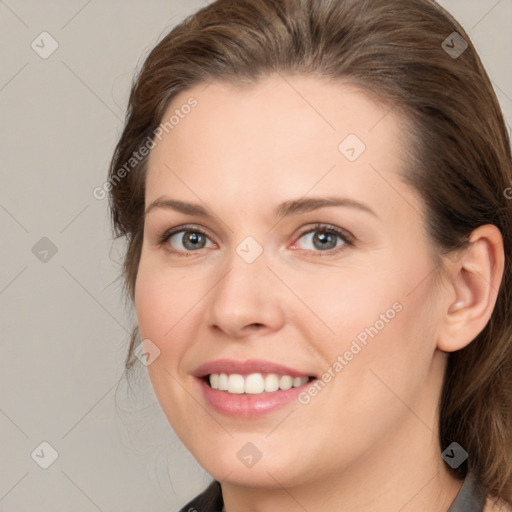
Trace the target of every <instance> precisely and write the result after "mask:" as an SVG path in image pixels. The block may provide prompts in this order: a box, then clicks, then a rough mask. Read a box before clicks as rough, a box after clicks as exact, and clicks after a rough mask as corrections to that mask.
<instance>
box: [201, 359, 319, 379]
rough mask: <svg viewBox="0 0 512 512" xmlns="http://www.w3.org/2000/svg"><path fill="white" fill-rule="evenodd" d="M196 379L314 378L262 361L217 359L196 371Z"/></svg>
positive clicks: (305, 373) (286, 367) (310, 375)
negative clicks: (215, 375) (234, 376)
mask: <svg viewBox="0 0 512 512" xmlns="http://www.w3.org/2000/svg"><path fill="white" fill-rule="evenodd" d="M193 373H194V375H195V376H196V377H205V376H207V375H210V374H212V373H227V374H234V373H238V374H242V375H249V374H251V373H276V374H278V375H289V376H290V377H312V376H313V375H312V374H311V373H307V372H304V371H301V370H297V369H294V368H289V367H288V366H283V365H282V364H278V363H273V362H272V361H264V360H262V359H249V360H246V361H235V360H232V359H217V360H215V361H210V362H208V363H204V364H202V365H201V366H199V367H198V368H196V369H195V370H194V372H193Z"/></svg>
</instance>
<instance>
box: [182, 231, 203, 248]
mask: <svg viewBox="0 0 512 512" xmlns="http://www.w3.org/2000/svg"><path fill="white" fill-rule="evenodd" d="M202 236H203V235H201V234H200V233H189V234H188V235H186V236H185V242H184V243H185V244H186V243H187V242H191V244H192V247H193V248H194V247H197V246H198V245H199V242H200V238H201V237H202Z"/></svg>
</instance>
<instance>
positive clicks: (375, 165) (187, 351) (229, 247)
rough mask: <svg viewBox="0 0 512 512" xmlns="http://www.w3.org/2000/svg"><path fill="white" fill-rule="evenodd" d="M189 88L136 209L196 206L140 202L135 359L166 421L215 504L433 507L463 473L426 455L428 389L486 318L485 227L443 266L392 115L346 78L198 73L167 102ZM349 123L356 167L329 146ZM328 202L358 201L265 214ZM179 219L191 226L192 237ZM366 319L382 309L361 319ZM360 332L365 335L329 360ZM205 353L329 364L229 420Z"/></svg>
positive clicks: (493, 277) (262, 511)
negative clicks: (292, 395) (233, 78)
mask: <svg viewBox="0 0 512 512" xmlns="http://www.w3.org/2000/svg"><path fill="white" fill-rule="evenodd" d="M292 85H293V87H292ZM190 96H193V97H195V98H196V99H197V101H198V106H197V107H196V108H195V109H194V110H193V111H192V112H191V113H190V114H189V115H188V116H187V117H185V118H184V119H182V120H180V123H179V124H178V125H177V126H175V127H174V129H173V130H172V131H169V133H168V134H166V135H165V136H164V137H163V139H162V141H161V142H158V143H157V145H156V146H155V147H154V149H153V150H152V151H151V154H150V157H149V162H148V174H147V183H146V185H147V186H146V208H149V207H150V205H152V204H153V203H154V202H155V201H156V200H157V199H160V200H161V201H164V200H170V199H173V200H179V201H183V202H188V203H195V204H199V205H201V206H203V208H205V209H206V210H207V212H208V213H209V216H208V217H205V216H201V215H199V214H197V213H196V214H188V213H183V212H178V211H175V210H174V209H172V208H169V207H165V206H154V207H153V208H151V209H150V210H149V211H148V212H147V214H146V216H145V223H144V241H143V247H142V254H141V259H140V265H139V271H138V275H137V281H136V293H135V306H136V311H137V317H138V321H139V327H140V331H141V337H142V339H145V340H151V343H152V344H154V345H156V346H157V347H158V349H159V350H160V355H159V356H158V357H157V358H156V359H155V360H154V362H152V364H150V365H149V366H148V371H149V375H150V378H151V381H152V384H153V387H154V390H155V393H156V396H157V398H158V400H159V402H160V404H161V406H162V409H163V411H164V412H165V414H166V416H167V418H168V419H169V422H170V423H171V425H172V427H173V428H174V430H175V431H176V433H177V435H178V436H179V437H180V439H181V440H182V441H183V443H184V444H185V446H186V447H187V448H188V449H189V450H190V451H191V453H192V454H193V455H194V456H195V457H196V459H197V460H198V461H199V463H200V464H201V465H202V466H203V467H204V468H205V469H206V470H207V471H208V473H210V474H211V475H212V476H213V477H214V478H215V479H217V480H219V481H221V484H222V492H223V497H224V501H225V507H226V511H227V512H241V511H249V512H277V511H282V510H287V511H290V512H295V511H303V510H308V511H310V512H313V511H319V510H322V511H323V512H329V511H337V512H340V511H341V512H348V511H350V512H369V511H375V510H379V511H381V512H396V511H398V510H400V511H402V512H413V511H423V510H440V511H443V510H447V509H448V507H449V506H450V504H451V503H452V502H453V500H454V499H455V497H456V494H457V492H458V491H459V489H460V487H461V485H462V483H461V482H460V481H459V480H456V479H455V478H453V477H452V476H451V475H450V473H449V472H448V470H447V465H446V463H445V462H444V461H443V459H442V458H441V456H440V449H439V438H438V429H437V418H438V414H439V411H438V399H439V396H440V393H441V389H442V378H443V374H444V371H445V367H446V362H447V356H448V354H447V353H448V352H451V351H454V350H459V349H461V348H463V347H464V346H466V345H467V344H468V343H470V342H471V341H472V340H473V339H474V338H475V336H476V335H477V334H478V333H479V332H480V331H481V330H482V329H483V328H484V327H485V325H486V323H487V321H488V319H489V317H490V315H491V313H492V309H493V307H494V304H495V301H496V295H497V289H498V288H499V283H500V281H501V277H502V272H503V248H502V241H501V236H500V234H499V231H498V230H497V229H496V228H494V227H493V226H482V227H480V228H479V229H478V230H476V231H475V232H474V233H473V235H472V238H471V244H470V245H469V247H468V249H467V250H466V251H464V252H463V253H462V254H460V255H458V257H457V258H451V259H448V258H447V259H446V260H445V262H444V263H445V269H444V271H443V272H441V270H440V268H439V267H438V266H437V264H436V261H435V259H434V254H435V248H434V247H433V244H432V242H431V241H430V240H429V239H428V237H427V235H426V234H425V231H424V229H423V228H422V227H423V225H424V217H423V215H424V208H423V205H422V202H421V199H420V197H419V196H418V194H417V193H416V192H415V191H414V190H413V189H412V188H411V187H410V186H408V185H406V184H405V183H404V182H403V181H402V180H401V179H400V177H399V175H398V172H399V171H400V170H402V169H403V168H404V165H405V164H404V161H403V159H402V158H401V157H400V155H401V147H402V144H407V138H406V137H405V136H404V134H403V133H402V132H401V129H400V126H401V125H400V122H399V121H400V119H399V118H398V117H396V116H397V114H395V113H394V112H391V113H390V112H389V108H388V107H385V106H383V105H380V104H377V103H374V102H373V101H371V100H370V99H369V98H368V97H367V96H365V95H364V94H362V93H361V92H360V91H358V90H357V89H355V88H353V87H349V86H348V85H343V84H339V83H338V84H334V83H329V82H326V81H320V80H319V79H315V78H311V77H309V78H308V77H299V76H295V77H288V78H287V79H286V80H284V79H283V78H281V77H280V76H274V77H269V78H266V79H265V80H262V81H260V82H259V83H258V84H257V85H255V86H251V87H245V88H235V87H233V86H229V85H226V84H222V83H219V82H213V83H212V84H210V85H209V86H208V87H206V86H205V84H200V85H197V86H194V87H193V88H191V89H190V90H188V91H186V92H182V93H181V94H180V95H178V96H177V97H176V98H175V99H174V100H173V102H172V105H170V106H169V110H168V112H169V113H172V112H173V111H174V110H175V109H176V108H179V107H180V105H183V104H185V103H186V101H187V99H188V98H189V97H190ZM386 113H387V115H386ZM164 117H165V119H167V118H168V117H169V116H167V115H166V116H164ZM348 134H355V135H357V137H358V138H359V139H360V140H361V141H363V142H364V144H365V146H366V149H365V151H364V152H363V153H362V154H361V155H360V156H359V157H358V158H357V159H355V160H354V161H349V159H347V158H346V156H345V155H344V154H342V152H340V150H339V149H338V146H339V144H340V142H342V141H343V140H344V139H345V138H346V137H347V135H348ZM352 142H353V141H352ZM352 146H353V144H352ZM332 196H337V197H343V198H345V199H349V200H351V201H352V202H355V201H356V202H357V203H359V204H360V205H363V206H354V205H353V204H350V203H347V204H345V205H343V206H324V207H322V208H319V209H316V210H314V211H310V212H304V211H302V212H301V211H296V212H294V213H292V214H290V215H288V216H286V217H274V216H273V210H274V208H275V207H276V206H277V205H279V204H280V203H283V202H285V201H290V200H295V199H300V198H313V197H315V198H321V197H332ZM368 210H371V211H368ZM318 223H320V224H322V226H321V227H320V228H317V227H316V224H318ZM190 224H192V225H193V226H188V225H190ZM185 225H187V226H188V227H186V228H181V231H180V229H177V230H176V233H175V234H174V235H173V236H172V237H170V238H168V239H167V240H166V241H165V242H161V238H162V236H161V235H162V234H164V233H165V232H166V231H168V230H169V229H171V228H180V227H182V226H185ZM325 225H327V226H332V227H336V228H340V229H342V230H344V231H345V232H348V233H349V234H350V236H349V238H348V241H346V240H345V241H344V239H343V238H342V237H340V236H339V235H336V234H331V235H330V238H329V232H326V231H324V229H325ZM194 227H197V228H200V229H201V230H203V231H204V232H205V233H206V237H204V236H203V237H202V238H195V239H194V238H193V232H194V230H193V228H194ZM191 230H192V233H190V231H191ZM310 230H312V231H313V233H312V234H305V233H308V232H309V231H310ZM178 233H179V234H178ZM315 234H318V235H319V236H318V237H316V238H319V239H320V241H318V240H317V241H316V242H315V237H314V236H313V235H315ZM187 235H188V236H187ZM197 236H199V237H200V235H196V237H197ZM249 236H250V237H252V238H253V239H254V240H255V241H256V242H257V244H258V245H259V247H261V248H262V249H263V252H262V253H261V254H260V255H259V256H258V257H257V258H256V259H255V260H254V261H252V262H251V263H248V262H247V260H246V259H244V258H243V257H241V254H243V253H242V252H237V248H238V247H239V246H240V244H241V242H242V241H244V240H245V239H246V237H249ZM322 236H323V237H324V238H323V239H322ZM191 237H192V238H191ZM325 237H327V238H328V241H329V242H330V245H328V246H325ZM189 239H190V240H189ZM350 240H352V241H353V243H350ZM322 242H323V244H324V245H323V244H322ZM196 247H197V248H196ZM242 247H243V245H242ZM250 247H251V248H250V250H249V252H252V253H253V254H254V251H255V249H254V247H255V246H254V245H251V246H250ZM324 247H327V248H326V249H325V248H324ZM247 249H248V246H247V245H246V246H245V250H247ZM173 251H175V252H173ZM179 254H181V255H183V254H186V255H187V256H185V257H183V256H180V255H179ZM397 304H398V306H401V308H398V307H397ZM393 305H395V308H396V309H394V308H393ZM398 309H400V311H398ZM390 310H391V312H389V311H390ZM386 312H388V313H386ZM382 314H388V315H389V316H392V319H389V317H386V320H387V321H386V322H384V323H383V321H381V322H380V324H377V323H376V322H377V321H378V320H379V319H381V318H382V316H381V315H382ZM381 325H382V327H381ZM370 326H374V328H375V326H377V327H376V329H377V331H378V332H377V334H376V335H374V337H370V336H368V339H367V344H366V345H363V344H361V343H359V345H360V346H361V347H362V349H361V350H360V351H359V352H358V353H357V355H354V356H353V357H352V358H350V360H348V358H347V360H345V363H346V364H344V366H343V368H342V370H341V371H335V370H333V364H334V363H335V362H336V361H337V360H338V359H337V358H338V356H340V355H343V354H345V353H346V352H347V351H349V350H350V348H351V343H352V342H353V340H355V339H357V336H358V335H360V334H361V332H363V331H364V330H365V328H369V327H370ZM373 332H374V331H373ZM374 334H375V332H374ZM145 343H147V342H145ZM219 359H229V360H231V361H236V362H243V361H247V360H252V359H257V360H265V361H268V362H271V363H277V364H281V365H286V366H287V367H289V368H292V369H295V370H297V372H299V373H300V374H301V375H306V376H311V377H316V378H317V379H319V380H320V379H321V377H322V375H323V374H324V373H325V372H327V371H328V369H329V368H330V369H331V379H330V380H329V382H328V383H327V384H325V386H324V387H323V388H322V389H321V390H320V392H317V394H314V392H313V391H312V392H311V394H309V392H308V389H309V386H312V385H313V384H314V382H317V383H318V380H317V381H314V382H311V383H307V384H304V386H303V387H301V388H300V389H299V388H297V390H298V391H301V392H303V393H304V392H305V395H304V394H302V395H301V396H302V397H303V398H304V396H309V397H310V400H309V401H308V402H307V403H301V402H300V401H299V400H298V399H293V400H290V401H288V402H286V403H284V404H282V405H280V406H279V407H277V408H275V409H272V410H269V411H268V412H265V413H264V414H253V412H254V411H252V412H251V410H250V408H251V406H250V405H249V406H248V407H249V412H250V414H248V415H247V416H244V415H243V414H240V413H235V414H227V413H226V411H225V410H219V409H218V408H217V407H215V406H213V405H212V403H211V402H210V401H209V400H208V399H206V398H205V396H206V395H205V393H204V387H205V386H207V384H205V382H204V380H203V379H202V378H200V377H199V376H198V375H197V372H198V368H199V367H200V366H201V365H204V364H206V363H209V362H211V361H215V360H219ZM338 369H339V368H338ZM249 373H250V372H249ZM201 376H202V375H201ZM209 392H210V394H211V393H213V394H215V396H220V399H221V400H223V397H225V396H226V394H228V393H227V391H220V390H211V389H210V388H209ZM279 393H283V392H282V391H275V392H274V395H275V394H279ZM265 394H267V393H265ZM268 394H270V393H268ZM231 396H233V395H231ZM303 402H304V401H303ZM248 403H249V402H248ZM251 403H252V402H251ZM247 443H252V445H254V446H255V447H256V449H257V450H258V452H259V453H260V454H261V458H260V459H259V460H258V461H257V463H255V464H254V465H252V466H251V467H249V466H247V465H246V464H244V463H242V460H241V458H240V456H237V454H239V452H240V450H241V448H243V447H244V446H245V445H246V444H247ZM252 445H251V446H252ZM250 450H254V448H250ZM252 453H253V454H254V453H255V452H252Z"/></svg>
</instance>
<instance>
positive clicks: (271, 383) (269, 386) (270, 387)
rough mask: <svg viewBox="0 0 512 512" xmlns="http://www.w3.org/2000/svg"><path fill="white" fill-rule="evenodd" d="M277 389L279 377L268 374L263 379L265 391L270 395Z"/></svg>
mask: <svg viewBox="0 0 512 512" xmlns="http://www.w3.org/2000/svg"><path fill="white" fill-rule="evenodd" d="M278 389H279V377H278V376H277V375H276V374H275V373H269V374H268V375H267V376H266V377H265V391H267V392H270V393H272V391H277V390H278Z"/></svg>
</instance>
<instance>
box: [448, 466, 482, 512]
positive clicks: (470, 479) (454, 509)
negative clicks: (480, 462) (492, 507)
mask: <svg viewBox="0 0 512 512" xmlns="http://www.w3.org/2000/svg"><path fill="white" fill-rule="evenodd" d="M484 506H485V493H484V491H483V489H482V486H481V485H480V482H479V481H478V480H477V478H476V477H475V475H474V474H473V473H471V472H470V473H468V475H467V476H466V478H465V480H464V483H463V484H462V487H461V489H460V491H459V494H457V497H456V498H455V500H454V502H453V503H452V505H451V507H450V508H449V509H448V511H447V512H482V511H483V510H484Z"/></svg>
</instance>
